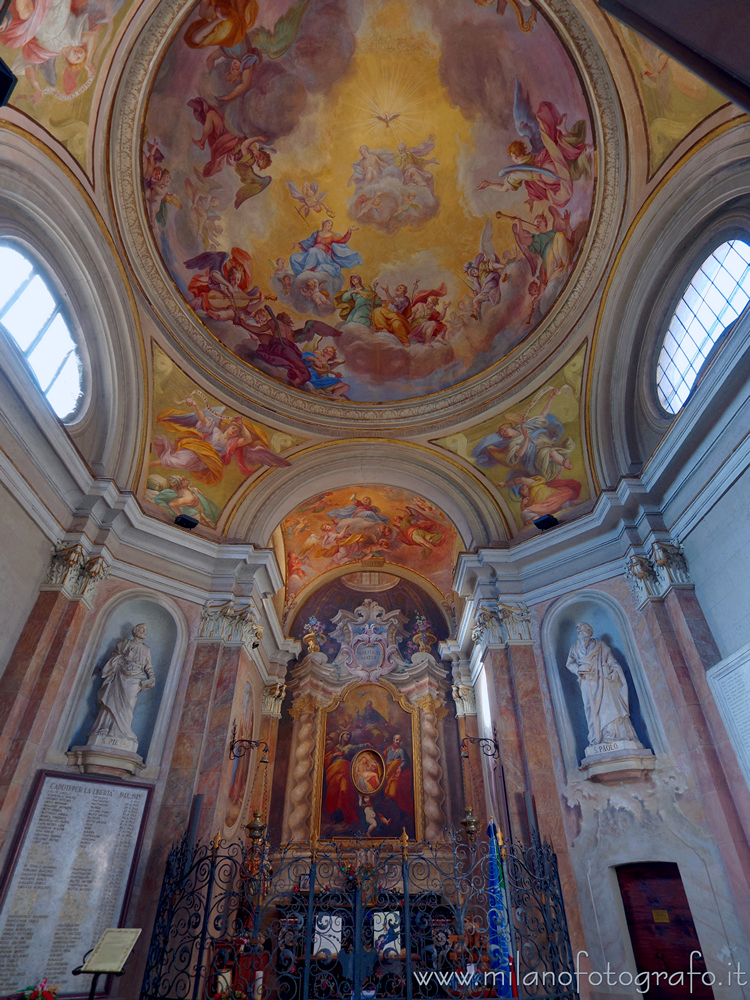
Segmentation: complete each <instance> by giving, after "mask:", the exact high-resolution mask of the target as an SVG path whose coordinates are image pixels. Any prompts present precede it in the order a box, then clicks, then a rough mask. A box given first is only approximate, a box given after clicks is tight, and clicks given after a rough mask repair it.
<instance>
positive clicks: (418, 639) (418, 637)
mask: <svg viewBox="0 0 750 1000" xmlns="http://www.w3.org/2000/svg"><path fill="white" fill-rule="evenodd" d="M427 636H429V639H427ZM434 641H435V636H434V635H433V634H432V622H431V621H430V620H429V618H426V617H425V616H424V615H423V614H422V612H421V611H418V612H417V613H416V615H415V616H414V628H413V630H412V637H411V639H409V641H408V642H407V644H406V652H407V654H408V655H409V656H412V655H413V654H414V653H417V652H420V651H421V652H425V651H426V650H427V649H428V648H429V645H430V642H434Z"/></svg>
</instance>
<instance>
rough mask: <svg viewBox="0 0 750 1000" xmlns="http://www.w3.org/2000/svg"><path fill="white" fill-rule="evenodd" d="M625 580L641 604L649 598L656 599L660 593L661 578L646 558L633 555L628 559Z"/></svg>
mask: <svg viewBox="0 0 750 1000" xmlns="http://www.w3.org/2000/svg"><path fill="white" fill-rule="evenodd" d="M625 578H626V579H627V581H628V584H629V586H630V592H631V593H632V595H633V597H634V598H635V599H636V601H638V603H639V604H643V603H644V602H645V601H647V600H648V598H649V597H655V596H657V595H658V593H659V578H658V577H657V575H656V571H655V570H654V567H653V564H652V562H651V560H650V559H648V558H647V557H646V556H639V555H636V554H635V553H633V554H632V555H631V556H630V557H629V558H628V561H627V563H626V566H625Z"/></svg>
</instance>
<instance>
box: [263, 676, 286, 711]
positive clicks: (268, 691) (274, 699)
mask: <svg viewBox="0 0 750 1000" xmlns="http://www.w3.org/2000/svg"><path fill="white" fill-rule="evenodd" d="M285 696H286V684H282V683H276V684H268V685H266V687H264V688H263V703H262V705H263V707H262V709H261V711H262V713H263V715H270V716H272V717H273V718H274V719H280V718H281V705H282V702H283V701H284V698H285Z"/></svg>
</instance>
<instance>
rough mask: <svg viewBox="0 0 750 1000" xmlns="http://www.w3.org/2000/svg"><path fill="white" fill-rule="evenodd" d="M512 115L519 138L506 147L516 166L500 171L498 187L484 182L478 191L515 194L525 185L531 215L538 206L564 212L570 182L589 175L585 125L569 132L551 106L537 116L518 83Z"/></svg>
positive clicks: (581, 122) (543, 105)
mask: <svg viewBox="0 0 750 1000" xmlns="http://www.w3.org/2000/svg"><path fill="white" fill-rule="evenodd" d="M513 115H514V118H515V123H516V130H517V131H518V134H519V136H521V138H520V139H516V140H514V141H513V142H512V143H511V144H510V146H508V155H509V156H510V158H511V159H512V160H513V163H514V164H515V165H514V166H512V167H505V169H504V170H501V171H500V173H499V175H498V176H499V177H500V180H499V181H482V182H481V184H480V185H479V190H480V191H483V190H485V189H486V188H492V189H493V190H496V191H517V190H518V189H519V188H520V187H521V185H522V184H523V185H525V187H526V194H527V196H528V197H527V198H526V204H527V205H528V206H529V210H530V211H532V212H533V210H534V205H535V203H537V202H540V203H548V204H551V205H556V206H557V207H558V208H563V207H564V206H565V205H567V204H568V202H569V201H570V199H571V197H572V196H573V184H574V182H575V181H576V180H578V179H579V178H582V177H588V176H589V175H590V172H591V163H590V160H589V150H588V146H587V144H586V122H585V120H584V119H583V118H581V119H580V120H579V121H577V122H576V123H575V124H574V125H573V127H572V128H570V129H568V127H567V122H566V119H567V117H568V116H567V114H564V115H561V114H560V112H559V111H558V110H557V108H556V107H555V105H554V104H552V102H551V101H542V103H541V104H540V105H539V107H538V109H537V111H536V114H535V113H534V112H533V111H532V110H531V101H530V100H529V94H528V91H527V90H526V88H525V87H524V86H523V84H522V83H521V82H520V80H519V79H518V78H517V77H516V90H515V100H514V104H513Z"/></svg>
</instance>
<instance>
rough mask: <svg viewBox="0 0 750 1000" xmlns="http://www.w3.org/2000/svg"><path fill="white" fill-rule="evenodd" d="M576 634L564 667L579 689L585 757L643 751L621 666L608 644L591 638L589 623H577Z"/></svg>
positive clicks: (591, 632)
mask: <svg viewBox="0 0 750 1000" xmlns="http://www.w3.org/2000/svg"><path fill="white" fill-rule="evenodd" d="M576 631H577V632H578V639H577V641H576V642H574V643H573V645H572V646H571V647H570V652H569V653H568V660H567V663H566V667H567V668H568V670H569V671H570V672H571V673H572V674H575V676H576V677H577V678H578V686H579V687H580V690H581V698H582V699H583V708H584V711H585V713H586V722H587V724H588V730H589V745H588V747H587V748H586V755H587V756H590V755H591V753H593V754H596V753H600V752H610V751H615V750H621V749H631V750H634V749H641V750H642V749H643V744H642V743H641V742H640V741H639V739H638V737H637V735H636V732H635V730H634V729H633V724H632V722H631V721H630V704H629V697H628V683H627V681H626V679H625V674H624V672H623V669H622V667H621V666H620V664H619V663H618V662H617V660H616V659H615V657H614V654H613V653H612V650H611V649H610V648H609V646H608V645H607V643H606V642H604V640H603V639H597V638H595V637H594V630H593V628H592V627H591V626H590V625H589V624H588V622H579V623H578V625H577V626H576ZM601 748H605V750H604V751H602V749H601ZM590 752H591V753H590Z"/></svg>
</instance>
